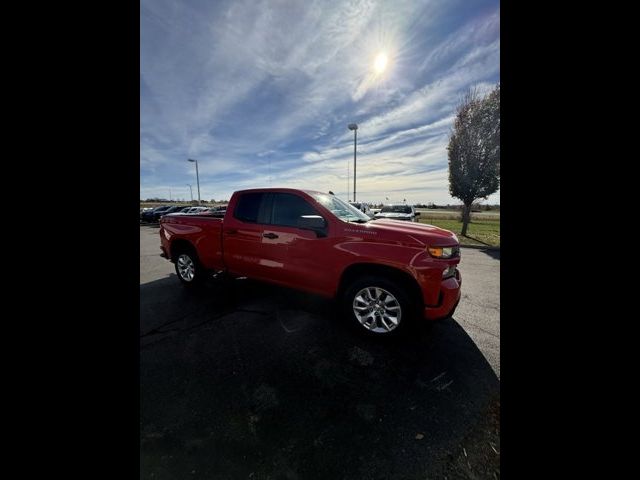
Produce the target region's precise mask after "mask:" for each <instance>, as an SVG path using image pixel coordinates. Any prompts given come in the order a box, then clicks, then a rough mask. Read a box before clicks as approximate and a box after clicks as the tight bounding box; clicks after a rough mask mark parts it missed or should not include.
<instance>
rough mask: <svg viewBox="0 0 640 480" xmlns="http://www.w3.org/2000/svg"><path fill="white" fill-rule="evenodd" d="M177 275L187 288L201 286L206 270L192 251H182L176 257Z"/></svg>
mask: <svg viewBox="0 0 640 480" xmlns="http://www.w3.org/2000/svg"><path fill="white" fill-rule="evenodd" d="M175 268H176V275H178V279H179V280H180V282H181V283H182V284H183V285H184V286H185V287H194V286H196V285H200V284H201V283H202V281H203V280H204V268H203V267H202V265H201V264H200V261H199V260H198V256H197V255H196V254H195V252H193V251H192V250H181V251H179V252H178V253H177V255H176V261H175Z"/></svg>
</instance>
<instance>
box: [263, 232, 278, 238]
mask: <svg viewBox="0 0 640 480" xmlns="http://www.w3.org/2000/svg"><path fill="white" fill-rule="evenodd" d="M262 236H263V237H264V238H278V235H276V234H275V233H263V234H262Z"/></svg>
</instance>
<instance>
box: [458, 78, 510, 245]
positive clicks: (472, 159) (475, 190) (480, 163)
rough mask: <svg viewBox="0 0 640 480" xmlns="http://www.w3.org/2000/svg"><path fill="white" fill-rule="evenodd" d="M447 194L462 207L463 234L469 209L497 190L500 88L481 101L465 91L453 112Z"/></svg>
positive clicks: (465, 229) (470, 92)
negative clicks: (453, 120)
mask: <svg viewBox="0 0 640 480" xmlns="http://www.w3.org/2000/svg"><path fill="white" fill-rule="evenodd" d="M447 150H448V151H449V193H450V194H451V196H453V197H456V198H459V199H460V200H462V203H463V204H464V206H463V209H462V232H461V234H462V235H463V236H464V235H466V234H467V226H468V224H469V222H470V220H471V205H472V204H473V202H474V201H475V200H477V199H479V198H487V197H488V196H489V195H491V194H492V193H495V192H496V191H498V188H500V84H498V85H496V87H495V88H494V89H493V90H492V91H491V92H490V93H489V94H488V95H486V96H485V97H482V98H481V97H480V96H479V95H478V93H477V90H475V89H473V90H469V91H468V92H467V93H466V94H465V96H464V98H463V99H462V101H461V102H460V105H458V108H457V110H456V120H455V122H454V125H453V131H452V133H451V136H450V138H449V146H448V147H447Z"/></svg>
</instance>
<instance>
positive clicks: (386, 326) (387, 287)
mask: <svg viewBox="0 0 640 480" xmlns="http://www.w3.org/2000/svg"><path fill="white" fill-rule="evenodd" d="M369 289H372V290H369ZM376 290H377V292H378V293H376ZM407 291H408V289H406V288H405V287H404V286H403V285H402V284H401V283H396V282H393V281H391V280H388V279H387V278H385V277H381V276H377V275H367V276H363V277H360V278H358V279H356V280H355V281H354V282H352V283H351V284H350V285H349V286H348V287H347V288H346V289H345V292H344V295H343V296H342V311H343V315H344V316H345V318H346V319H347V320H348V321H349V323H350V324H351V325H352V326H354V327H355V328H356V330H358V331H360V332H361V333H364V334H366V335H369V336H373V337H378V338H381V337H392V336H394V337H395V336H398V335H403V334H405V333H406V332H407V331H409V327H410V326H411V324H413V322H414V321H415V316H416V306H415V305H416V304H415V302H414V301H413V300H412V299H411V297H410V295H409V294H408V293H407ZM363 292H365V293H363ZM366 292H369V293H368V294H367V293H366ZM376 295H377V296H378V298H377V299H376V298H374V297H376ZM389 295H390V296H391V297H392V300H389V297H388V296H389ZM367 296H368V298H367ZM356 299H359V300H356ZM369 299H371V300H373V302H374V303H375V302H377V306H371V304H368V305H367V304H365V303H363V300H365V301H369ZM363 306H366V308H367V310H361V312H360V318H361V319H363V317H366V318H364V321H361V320H360V319H359V318H358V317H357V316H356V307H357V308H359V309H362V307H363ZM391 306H393V307H396V306H397V307H399V310H394V309H393V308H390V307H391ZM395 312H398V313H399V315H396V320H397V322H396V324H394V322H393V314H394V313H395Z"/></svg>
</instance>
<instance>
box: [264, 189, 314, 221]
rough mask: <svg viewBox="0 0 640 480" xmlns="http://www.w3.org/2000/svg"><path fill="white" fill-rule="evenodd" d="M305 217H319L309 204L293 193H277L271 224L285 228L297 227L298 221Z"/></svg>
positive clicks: (274, 199) (274, 198)
mask: <svg viewBox="0 0 640 480" xmlns="http://www.w3.org/2000/svg"><path fill="white" fill-rule="evenodd" d="M303 215H319V214H318V211H317V210H316V209H315V208H313V207H312V206H311V205H310V204H309V202H307V201H306V200H305V199H304V198H302V197H299V196H298V195H293V194H291V193H276V194H275V195H274V196H273V214H272V217H271V223H272V224H273V225H282V226H285V227H297V226H298V219H299V218H300V217H301V216H303Z"/></svg>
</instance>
